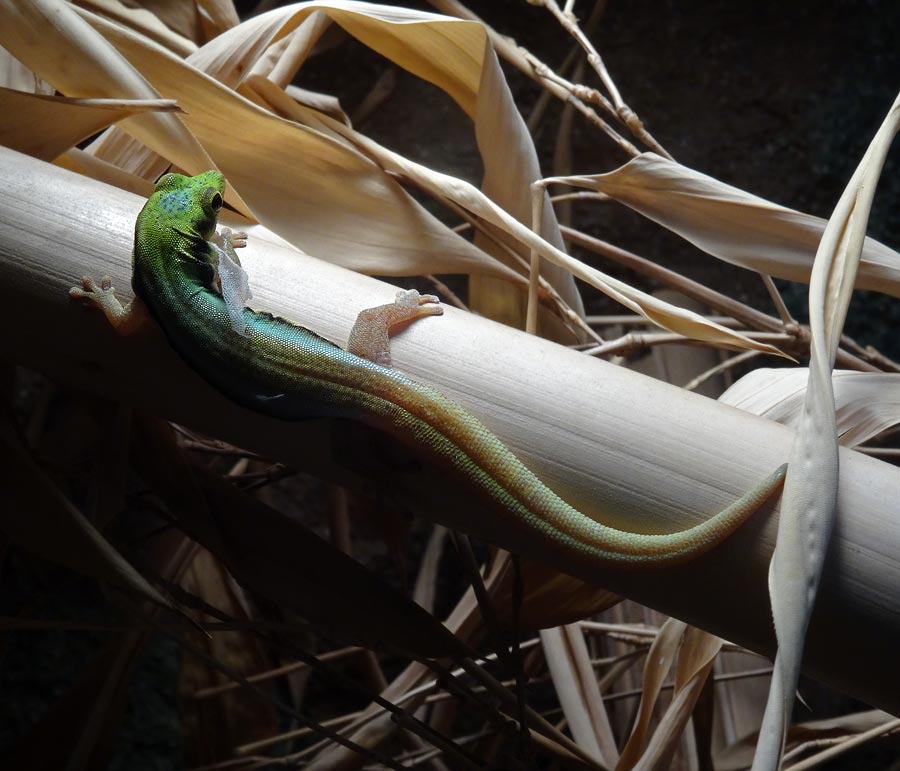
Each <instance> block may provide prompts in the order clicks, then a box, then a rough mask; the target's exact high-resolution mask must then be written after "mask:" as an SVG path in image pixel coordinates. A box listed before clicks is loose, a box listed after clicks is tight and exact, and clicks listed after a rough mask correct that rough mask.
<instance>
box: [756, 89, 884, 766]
mask: <svg viewBox="0 0 900 771" xmlns="http://www.w3.org/2000/svg"><path fill="white" fill-rule="evenodd" d="M898 129H900V97H898V98H897V99H896V100H895V102H894V104H893V105H892V107H891V109H890V111H889V112H888V114H887V116H886V117H885V119H884V122H883V123H882V124H881V127H880V128H879V130H878V132H877V133H876V135H875V137H874V138H873V140H872V142H871V144H870V145H869V148H868V150H867V151H866V153H865V155H864V156H863V158H862V160H861V161H860V164H859V166H858V167H857V169H856V172H855V173H854V174H853V177H852V178H851V179H850V182H849V183H848V184H847V187H846V189H845V190H844V193H843V194H842V195H841V198H840V200H839V201H838V204H837V206H836V207H835V210H834V213H833V214H832V216H831V219H830V220H829V221H828V227H827V228H826V229H825V233H824V235H823V236H822V242H821V243H820V245H819V250H818V252H817V254H816V261H815V264H814V266H813V272H812V276H811V278H810V286H809V319H810V323H809V327H810V363H809V386H808V388H807V391H806V400H805V405H804V410H803V418H802V420H801V422H800V425H799V428H798V430H797V432H796V434H795V438H794V443H793V445H792V447H791V454H790V457H789V459H788V473H787V479H786V480H785V486H784V497H783V500H782V504H781V517H780V519H779V522H778V540H777V543H776V546H775V553H774V554H773V555H772V562H771V564H770V566H769V594H770V596H771V599H772V615H773V616H774V620H775V636H776V638H777V639H778V654H777V656H776V658H775V669H774V672H773V674H772V684H771V687H770V690H769V700H768V703H767V704H766V713H765V715H764V717H763V726H762V729H761V730H760V741H759V745H758V747H757V752H756V757H755V758H754V760H753V770H754V771H776V769H777V768H778V767H779V765H780V762H781V755H782V753H783V749H784V739H785V736H786V732H787V725H788V721H789V720H790V716H791V708H792V706H793V703H794V693H795V690H796V687H797V680H798V678H799V676H800V663H801V660H802V655H803V644H804V642H805V638H806V629H807V626H808V624H809V618H810V615H811V614H812V609H813V605H814V603H815V598H816V590H817V588H818V584H819V578H820V577H821V574H822V566H823V564H824V561H825V554H826V552H827V549H828V543H829V541H830V539H831V531H832V527H833V525H834V515H835V508H836V504H837V491H838V442H837V427H836V425H835V417H834V413H835V402H834V391H833V388H832V382H831V371H832V369H833V367H834V357H835V353H836V351H837V347H838V343H839V341H840V333H841V329H842V328H843V325H844V319H845V318H846V315H847V307H848V306H849V304H850V296H851V294H852V292H853V285H854V283H855V279H856V274H857V267H858V264H859V260H860V257H861V254H862V248H863V242H864V240H865V234H866V225H867V223H868V219H869V211H870V209H871V206H872V199H873V197H874V195H875V187H876V184H877V181H878V177H879V175H880V174H881V169H882V166H883V165H884V159H885V157H886V156H887V152H888V149H889V147H890V145H891V141H892V140H893V138H894V136H895V134H896V133H897V130H898Z"/></svg>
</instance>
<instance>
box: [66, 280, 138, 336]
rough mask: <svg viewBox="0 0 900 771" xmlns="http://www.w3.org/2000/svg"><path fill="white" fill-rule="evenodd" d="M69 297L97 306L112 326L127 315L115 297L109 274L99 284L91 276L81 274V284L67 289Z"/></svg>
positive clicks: (90, 305)
mask: <svg viewBox="0 0 900 771" xmlns="http://www.w3.org/2000/svg"><path fill="white" fill-rule="evenodd" d="M69 297H72V298H74V299H75V300H79V301H80V302H81V303H82V305H85V306H87V307H96V308H99V309H100V310H101V311H103V315H104V316H106V319H107V321H109V323H110V324H111V325H112V326H113V327H118V326H119V325H120V324H121V323H122V322H123V321H124V319H125V317H126V316H127V311H126V309H125V308H123V307H122V303H120V302H119V299H118V298H117V297H116V290H115V289H114V288H113V285H112V279H111V278H110V277H109V276H104V277H103V278H101V279H100V284H99V285H98V284H97V282H96V281H94V279H93V278H92V277H91V276H83V277H82V279H81V286H73V287H72V288H71V289H70V290H69Z"/></svg>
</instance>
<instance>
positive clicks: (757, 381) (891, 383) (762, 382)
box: [719, 367, 900, 447]
mask: <svg viewBox="0 0 900 771" xmlns="http://www.w3.org/2000/svg"><path fill="white" fill-rule="evenodd" d="M808 381H809V370H808V369H806V368H805V367H802V368H794V369H766V368H760V369H756V370H753V371H752V372H749V373H748V374H746V375H745V376H744V377H742V378H741V379H740V380H738V381H737V383H735V384H734V385H733V386H731V388H729V389H728V390H727V391H726V392H725V393H724V394H722V396H721V397H720V399H719V401H722V402H725V403H726V404H730V405H732V406H733V407H737V408H738V409H741V410H745V411H746V412H752V413H753V414H754V415H761V416H762V417H765V418H768V419H769V420H774V421H776V422H778V423H782V424H784V425H786V426H791V427H794V428H796V427H797V426H799V424H800V421H801V420H802V417H803V405H804V402H805V400H806V386H807V383H808ZM831 382H832V386H833V388H834V401H835V407H836V411H837V433H838V441H839V442H840V444H841V445H842V446H843V447H856V446H857V445H859V444H862V443H863V442H866V441H868V440H869V439H871V438H872V437H874V436H877V435H878V434H880V433H881V432H882V431H885V430H886V429H888V428H891V427H892V426H895V425H897V424H898V423H900V375H898V374H896V373H892V372H854V371H851V370H835V371H834V372H833V373H832V375H831Z"/></svg>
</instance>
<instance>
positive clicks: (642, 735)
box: [616, 618, 688, 771]
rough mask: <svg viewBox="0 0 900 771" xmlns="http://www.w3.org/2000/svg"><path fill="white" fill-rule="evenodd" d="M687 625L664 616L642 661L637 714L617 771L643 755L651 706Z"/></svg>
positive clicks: (648, 728)
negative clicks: (644, 659) (664, 618)
mask: <svg viewBox="0 0 900 771" xmlns="http://www.w3.org/2000/svg"><path fill="white" fill-rule="evenodd" d="M687 628H688V626H687V624H685V623H684V622H683V621H678V620H677V619H674V618H669V619H666V621H665V623H664V624H663V625H662V626H661V627H660V629H659V633H658V634H657V635H656V639H655V640H654V641H653V645H652V646H650V650H649V652H648V653H647V661H646V663H645V664H644V682H643V689H642V691H641V703H640V706H639V707H638V714H637V717H636V719H635V723H634V727H633V728H632V729H631V735H630V736H629V737H628V742H627V743H626V744H625V747H624V749H623V750H622V756H621V757H620V758H619V764H618V765H617V766H616V771H628V769H632V768H635V767H636V765H635V764H636V763H638V761H639V759H640V758H641V756H642V755H643V753H644V751H645V749H646V744H647V737H648V735H649V732H650V720H651V718H652V717H653V708H654V707H655V706H656V702H657V700H658V699H659V694H660V692H661V691H662V686H663V683H664V682H665V679H666V677H667V676H668V674H669V671H670V670H671V669H672V665H673V664H674V663H675V654H676V653H677V652H678V648H679V646H680V645H681V640H682V637H684V634H685V631H686V630H687Z"/></svg>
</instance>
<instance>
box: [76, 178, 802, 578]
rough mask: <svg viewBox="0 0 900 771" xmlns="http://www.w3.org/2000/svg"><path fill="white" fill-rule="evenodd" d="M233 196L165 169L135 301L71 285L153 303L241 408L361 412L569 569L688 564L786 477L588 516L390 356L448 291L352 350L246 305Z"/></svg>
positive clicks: (307, 414)
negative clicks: (690, 507)
mask: <svg viewBox="0 0 900 771" xmlns="http://www.w3.org/2000/svg"><path fill="white" fill-rule="evenodd" d="M224 194H225V178H224V176H223V175H222V174H221V173H220V172H218V171H214V170H213V171H207V172H204V173H202V174H198V175H197V176H193V177H189V176H184V175H181V174H177V173H168V174H165V175H164V176H162V177H161V178H160V179H159V181H158V182H157V184H156V189H155V191H154V192H153V194H152V195H151V196H150V197H149V199H148V200H147V202H146V204H145V205H144V207H143V209H142V210H141V212H140V214H139V215H138V217H137V222H136V225H135V236H134V251H133V255H132V288H133V290H134V294H135V300H134V301H133V302H132V303H131V305H130V306H128V307H127V308H125V307H123V306H122V305H121V303H120V302H119V301H118V299H117V298H116V295H115V290H114V289H113V287H112V286H111V282H110V280H109V279H108V278H104V279H102V280H101V282H100V284H99V285H98V284H97V283H96V282H95V281H94V280H92V279H91V278H88V277H85V278H83V279H82V282H81V286H78V287H73V288H72V289H71V290H70V294H71V296H72V297H74V298H76V299H78V300H80V301H82V302H84V303H86V304H88V305H94V306H97V307H99V308H100V309H101V310H102V311H103V313H104V314H105V316H106V318H107V320H108V321H109V323H110V324H112V325H113V326H114V327H116V328H117V329H118V330H119V331H124V330H125V329H126V328H127V327H128V325H129V324H139V323H146V312H145V311H144V309H146V311H149V315H150V316H151V317H152V319H153V320H155V322H156V323H157V324H158V325H159V326H160V327H161V328H162V330H163V332H164V333H165V336H166V338H167V339H168V342H169V344H170V345H171V346H172V347H173V348H174V349H175V351H176V352H177V353H178V354H179V355H180V356H181V357H182V358H183V359H184V361H185V362H186V363H187V364H188V366H189V367H191V368H192V369H193V370H195V371H196V372H197V373H199V374H200V375H201V376H202V377H203V378H204V379H205V380H206V381H207V382H208V383H209V384H210V385H212V386H213V387H214V388H215V389H217V390H218V391H220V392H221V393H223V394H224V395H225V396H226V397H228V398H229V399H231V400H232V401H234V402H236V403H237V404H239V405H241V406H243V407H246V408H248V409H250V410H254V411H256V412H258V413H262V414H265V415H268V416H271V417H274V418H278V419H281V420H287V421H293V420H303V419H308V418H324V417H337V418H350V419H352V420H356V421H361V422H363V423H365V424H367V425H369V426H371V427H374V428H375V429H378V430H381V431H385V432H387V433H388V434H390V435H392V436H393V437H395V438H397V439H399V440H400V441H402V442H404V443H405V444H407V445H410V446H411V447H412V448H413V450H414V452H415V453H416V455H417V456H422V457H423V459H425V460H427V461H431V462H432V463H435V464H437V465H438V466H441V467H443V468H444V469H445V470H448V471H449V473H451V474H452V475H453V476H454V477H455V478H456V479H458V480H461V481H463V482H464V484H465V485H466V486H467V488H468V489H470V490H471V491H472V492H474V493H476V494H477V496H478V498H479V499H480V500H481V501H482V502H484V503H486V504H488V505H490V506H492V507H493V509H494V510H495V511H498V512H500V513H501V514H502V515H504V516H505V517H506V521H507V522H508V524H509V525H510V527H511V529H512V530H516V529H518V530H522V529H524V530H526V531H530V535H531V536H534V535H536V536H537V542H538V543H541V544H546V546H547V549H548V551H549V552H553V553H555V554H557V555H559V556H561V557H562V558H563V560H564V561H565V562H566V563H569V564H571V566H572V568H575V567H576V566H577V565H584V564H591V565H598V564H599V565H600V566H602V567H610V568H613V569H620V568H632V569H640V568H644V569H655V568H662V567H666V566H670V565H675V564H679V563H682V562H686V561H688V560H691V559H693V558H695V557H697V556H699V555H700V554H702V553H704V552H706V551H708V550H710V549H712V548H713V547H715V546H716V545H718V544H719V543H720V542H721V541H723V540H724V539H725V538H727V537H728V536H729V535H730V534H731V533H732V532H734V531H735V530H736V529H737V528H738V527H739V526H740V525H741V524H742V523H743V522H744V521H745V520H746V519H748V518H749V517H750V516H751V515H752V514H753V513H754V512H755V511H756V510H758V509H759V508H760V507H761V506H762V505H763V504H764V503H765V502H766V501H767V500H768V499H769V498H770V497H772V496H773V495H774V494H775V493H776V492H777V491H778V490H779V489H780V488H781V486H782V484H783V482H784V477H785V473H786V468H787V467H786V465H782V466H780V467H779V468H778V469H776V470H775V471H774V472H773V473H772V474H771V475H769V476H768V477H766V478H765V479H763V480H762V481H760V482H759V483H757V484H756V485H755V486H754V487H753V488H752V489H750V490H749V491H748V492H747V493H745V494H744V495H742V496H741V497H740V498H738V499H737V500H736V501H735V502H734V503H732V504H731V505H730V506H728V507H727V508H725V509H723V510H722V511H720V512H719V513H717V514H715V515H714V516H711V517H709V518H708V519H706V520H705V521H703V522H701V523H699V524H698V525H696V526H694V527H691V528H689V529H686V530H681V531H678V532H675V533H640V532H630V531H626V530H620V529H617V528H614V527H611V526H608V525H605V524H603V523H602V522H599V521H597V520H595V519H594V518H592V517H590V516H588V515H586V514H583V513H582V512H580V511H578V510H577V509H575V508H574V507H572V506H570V505H569V504H568V503H566V502H565V501H564V500H563V499H562V498H560V497H559V496H558V495H557V494H556V493H554V492H553V491H552V490H551V489H550V488H549V487H547V486H546V485H545V484H544V483H543V482H542V481H541V480H540V479H539V478H538V477H537V476H536V475H535V474H533V473H532V472H531V471H530V470H529V469H528V468H526V466H525V464H523V463H522V462H521V461H520V460H519V458H518V457H516V455H515V454H514V453H513V452H512V451H511V450H510V449H509V448H507V446H506V445H505V444H503V442H502V441H501V440H500V439H499V438H497V437H496V436H495V435H494V434H493V433H491V432H490V431H489V430H488V429H487V428H486V427H485V426H484V425H482V423H481V422H480V421H479V420H478V419H477V418H476V417H474V416H473V415H471V414H470V413H468V412H467V411H466V410H464V409H463V408H461V407H460V406H458V405H457V404H455V403H454V402H452V401H451V400H450V399H448V398H447V397H446V396H444V395H443V394H441V393H440V392H439V391H438V390H436V389H434V388H432V387H429V386H427V385H424V384H422V383H418V382H416V381H414V380H412V379H410V378H408V377H407V376H405V375H404V374H403V373H401V372H400V371H398V370H396V369H393V368H392V367H391V361H390V351H389V338H390V336H391V333H392V331H394V330H396V328H397V327H399V326H403V325H406V324H408V323H410V322H413V321H416V320H418V319H422V318H425V317H428V316H439V315H440V314H441V313H442V312H443V310H442V307H441V306H440V305H439V304H438V303H439V300H438V298H437V297H434V296H432V295H420V294H419V293H418V292H416V291H415V290H411V291H408V292H401V293H399V294H398V296H397V299H396V300H395V302H393V303H390V304H387V305H383V306H379V307H377V308H369V309H367V310H364V311H362V312H361V313H360V314H359V317H358V318H357V321H356V324H355V325H354V327H353V330H352V332H351V334H350V340H349V343H348V347H347V350H344V349H342V348H341V347H340V346H338V345H336V344H334V343H332V342H330V341H328V340H326V339H325V338H323V337H321V336H320V335H318V334H316V333H315V332H313V331H311V330H309V329H306V328H305V327H302V326H299V325H298V324H295V323H293V322H291V321H288V320H286V319H284V318H281V317H278V316H274V315H272V314H270V313H265V312H260V311H256V310H252V309H251V308H249V307H244V305H243V302H242V299H241V298H245V297H247V296H249V292H246V291H245V292H244V293H243V294H242V293H241V292H240V291H238V294H237V296H238V298H239V299H237V300H235V299H234V298H233V297H232V298H229V297H228V296H227V295H228V286H225V284H226V281H225V278H226V270H225V265H226V264H228V265H230V266H231V263H232V262H233V261H234V260H235V258H236V254H235V252H234V249H235V248H239V247H243V246H245V245H246V242H247V236H246V235H245V234H243V233H233V232H231V231H230V230H229V229H227V228H221V230H217V224H218V215H219V211H220V210H221V208H222V206H223V202H224V198H223V197H224ZM237 262H238V264H239V261H237ZM231 267H233V266H231ZM229 270H230V269H229ZM232 283H233V282H230V281H229V282H228V285H229V286H231V285H232ZM139 306H143V307H139ZM135 319H137V321H135ZM142 319H143V320H142ZM532 542H533V541H532ZM500 545H502V544H500ZM526 556H540V555H526ZM557 567H561V566H560V565H559V564H557Z"/></svg>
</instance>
